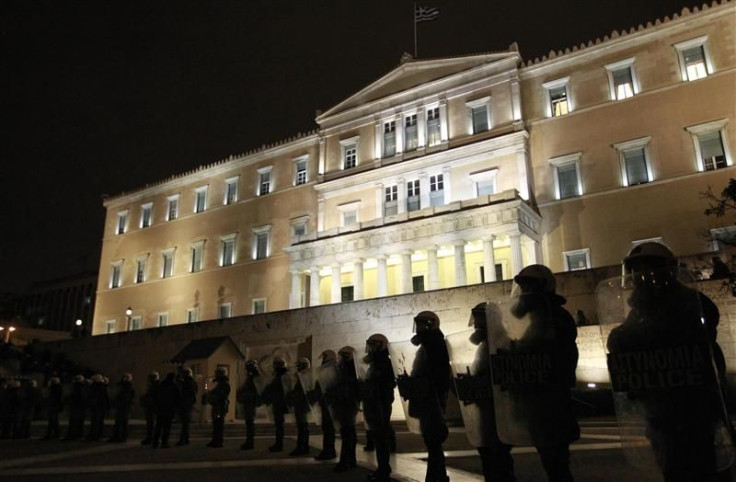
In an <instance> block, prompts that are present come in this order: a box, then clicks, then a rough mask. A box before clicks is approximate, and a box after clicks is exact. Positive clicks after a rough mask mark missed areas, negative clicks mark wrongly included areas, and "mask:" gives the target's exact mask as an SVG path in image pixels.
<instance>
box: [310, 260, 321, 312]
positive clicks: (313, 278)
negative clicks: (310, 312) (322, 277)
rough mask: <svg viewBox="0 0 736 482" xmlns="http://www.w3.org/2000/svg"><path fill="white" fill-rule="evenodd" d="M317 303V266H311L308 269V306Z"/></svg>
mask: <svg viewBox="0 0 736 482" xmlns="http://www.w3.org/2000/svg"><path fill="white" fill-rule="evenodd" d="M318 304H319V268H318V267H317V266H312V267H311V268H310V269H309V306H317V305H318Z"/></svg>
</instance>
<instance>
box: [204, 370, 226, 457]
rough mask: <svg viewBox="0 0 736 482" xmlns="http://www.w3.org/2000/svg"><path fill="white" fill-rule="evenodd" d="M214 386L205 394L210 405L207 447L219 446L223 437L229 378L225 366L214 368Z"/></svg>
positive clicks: (222, 441)
mask: <svg viewBox="0 0 736 482" xmlns="http://www.w3.org/2000/svg"><path fill="white" fill-rule="evenodd" d="M214 381H215V387H214V388H213V389H212V390H210V392H209V393H208V394H207V402H208V403H209V404H210V405H212V440H211V441H210V442H209V443H208V444H207V447H212V448H219V447H222V446H223V443H224V437H225V415H227V412H228V408H229V404H230V402H229V397H230V380H229V379H228V376H227V368H225V367H217V368H216V369H215V380H214Z"/></svg>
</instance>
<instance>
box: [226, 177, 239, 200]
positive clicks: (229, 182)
mask: <svg viewBox="0 0 736 482" xmlns="http://www.w3.org/2000/svg"><path fill="white" fill-rule="evenodd" d="M238 180H239V178H238V177H237V176H236V177H231V178H229V179H225V199H224V201H223V204H225V205H227V204H233V203H235V202H238Z"/></svg>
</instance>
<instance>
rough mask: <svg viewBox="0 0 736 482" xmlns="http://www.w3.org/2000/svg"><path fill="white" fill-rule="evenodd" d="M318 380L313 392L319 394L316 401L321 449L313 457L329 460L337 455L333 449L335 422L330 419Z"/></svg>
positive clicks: (330, 415)
mask: <svg viewBox="0 0 736 482" xmlns="http://www.w3.org/2000/svg"><path fill="white" fill-rule="evenodd" d="M321 392H322V389H321V388H320V385H319V382H317V383H316V385H315V393H317V394H320V395H319V399H318V400H317V403H318V404H319V411H320V415H321V418H322V425H321V427H322V451H321V452H320V453H319V454H318V455H317V456H316V457H315V459H317V460H330V459H334V458H335V457H337V452H336V451H335V424H334V422H333V420H332V414H331V413H330V407H329V405H328V404H327V401H326V400H325V397H324V393H321Z"/></svg>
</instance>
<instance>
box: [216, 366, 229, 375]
mask: <svg viewBox="0 0 736 482" xmlns="http://www.w3.org/2000/svg"><path fill="white" fill-rule="evenodd" d="M215 376H216V377H226V376H227V368H226V367H217V368H215Z"/></svg>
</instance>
